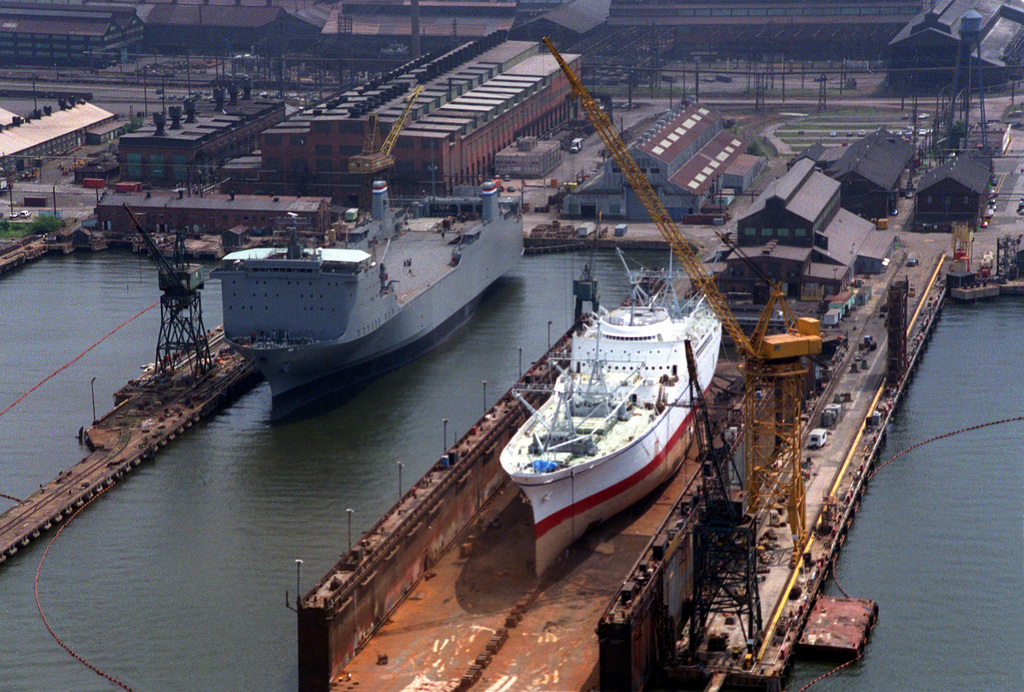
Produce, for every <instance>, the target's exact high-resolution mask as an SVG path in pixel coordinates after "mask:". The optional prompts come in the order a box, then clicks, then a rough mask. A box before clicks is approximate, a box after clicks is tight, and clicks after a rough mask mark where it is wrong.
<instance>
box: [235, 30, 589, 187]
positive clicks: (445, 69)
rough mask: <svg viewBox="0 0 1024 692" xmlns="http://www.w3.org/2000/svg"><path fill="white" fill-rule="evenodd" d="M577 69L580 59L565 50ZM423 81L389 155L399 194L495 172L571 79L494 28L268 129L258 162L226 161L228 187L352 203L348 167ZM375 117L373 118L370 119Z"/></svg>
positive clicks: (560, 117)
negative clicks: (232, 164) (502, 155)
mask: <svg viewBox="0 0 1024 692" xmlns="http://www.w3.org/2000/svg"><path fill="white" fill-rule="evenodd" d="M565 58H566V59H567V61H569V63H570V64H572V65H575V66H576V67H577V69H578V66H579V56H575V55H568V56H565ZM421 84H422V85H424V86H425V88H424V90H423V91H422V92H421V93H420V95H419V97H418V99H417V100H416V102H415V104H414V106H413V108H412V110H411V111H410V114H409V119H408V121H407V123H406V125H405V127H404V129H403V130H402V131H401V133H400V134H399V136H398V139H397V142H396V144H395V147H394V149H393V150H392V154H393V155H394V157H395V161H396V163H395V166H394V167H393V168H392V169H391V170H390V171H389V174H388V177H389V179H390V183H391V186H392V188H393V189H395V190H397V191H398V192H399V194H409V195H417V194H425V193H427V192H428V191H430V189H431V187H432V185H436V188H437V191H438V193H439V194H441V193H443V191H445V190H451V189H452V187H453V186H454V185H462V184H476V183H478V182H479V181H481V180H482V179H484V178H486V177H488V176H491V175H493V174H494V163H495V156H496V155H497V153H498V152H499V151H501V150H502V149H503V148H505V147H507V146H508V145H509V144H511V143H512V142H513V141H515V140H516V138H518V137H521V136H524V135H541V134H543V133H546V132H548V131H550V130H552V129H555V128H556V127H558V125H559V124H561V123H562V122H564V121H565V120H566V118H567V117H568V113H569V105H568V104H569V101H568V96H569V94H570V86H569V83H568V81H567V80H566V79H565V77H564V75H563V74H562V72H561V70H560V69H559V67H558V64H557V63H556V62H555V60H554V58H553V57H552V56H551V55H550V54H548V52H547V50H546V49H545V48H544V47H543V45H542V44H538V43H535V42H524V41H504V40H503V35H502V34H493V35H492V36H489V37H487V38H486V39H483V40H481V41H477V42H475V43H472V44H467V45H465V46H462V47H460V48H458V49H455V50H452V51H448V52H445V53H442V54H439V55H434V56H425V57H424V58H420V59H418V60H414V61H412V62H409V63H407V64H406V65H404V66H402V67H401V68H399V69H397V70H395V71H393V72H391V73H388V74H387V75H385V76H384V77H381V78H379V79H376V80H373V81H371V82H370V83H369V84H366V85H363V86H361V87H359V88H357V89H354V90H352V91H349V92H346V93H344V94H342V95H341V96H340V97H338V98H336V99H333V100H331V101H329V102H327V103H325V104H322V105H321V106H320V107H317V108H314V109H310V110H308V111H306V112H304V113H301V114H299V115H298V116H297V117H294V118H291V119H289V120H287V121H285V122H282V123H281V124H280V125H278V126H276V127H272V128H270V129H268V130H266V131H265V132H263V134H262V135H261V136H260V150H261V160H260V162H259V168H258V169H255V168H251V169H244V168H242V167H233V168H232V182H231V183H230V185H231V186H232V187H231V189H235V190H238V191H256V192H262V193H280V194H284V193H286V192H287V193H292V194H309V193H316V194H331V195H334V196H336V197H337V198H339V199H342V200H344V201H346V202H347V203H349V204H352V205H354V204H355V203H357V200H358V197H359V193H360V191H361V190H362V189H363V188H364V187H365V186H366V185H367V180H366V179H365V177H363V176H362V175H358V174H350V173H348V160H349V157H351V156H353V155H355V154H360V153H362V151H363V144H364V142H365V141H366V140H367V136H368V134H369V133H370V128H371V122H372V120H373V119H376V122H377V128H378V131H379V135H380V140H383V139H384V137H385V136H386V135H387V133H388V132H389V131H390V129H391V126H392V125H393V123H394V122H395V121H396V120H397V119H398V118H399V117H400V115H401V113H402V111H403V109H404V108H405V106H406V104H407V101H406V99H407V97H408V94H409V92H410V91H411V90H412V88H413V87H415V86H417V85H421ZM371 116H373V118H371Z"/></svg>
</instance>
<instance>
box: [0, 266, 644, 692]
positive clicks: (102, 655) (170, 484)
mask: <svg viewBox="0 0 1024 692" xmlns="http://www.w3.org/2000/svg"><path fill="white" fill-rule="evenodd" d="M645 260H646V261H648V262H651V261H652V258H651V257H650V256H649V255H648V256H647V257H646V258H645ZM584 261H585V260H584V259H583V258H582V257H580V256H573V255H547V256H542V257H535V258H524V260H523V262H522V263H521V264H520V267H519V269H518V270H517V271H516V272H515V273H514V275H512V276H511V278H510V279H509V280H507V281H504V282H503V283H502V284H501V285H500V286H499V287H498V288H497V290H496V291H495V292H494V293H493V294H492V295H491V296H490V297H489V299H488V300H487V301H486V302H485V303H484V304H483V305H482V306H481V308H480V309H479V310H478V311H477V313H476V314H475V316H474V317H473V319H472V320H471V322H470V323H469V324H467V325H466V327H464V328H463V329H461V330H459V331H458V332H457V333H456V334H455V335H454V336H453V337H452V338H450V339H449V340H448V341H446V342H445V343H444V344H443V345H442V346H440V347H439V348H437V349H435V350H434V351H432V352H431V353H430V354H428V355H427V356H425V357H423V358H422V359H420V360H418V361H416V362H415V363H413V364H412V365H410V366H407V367H405V368H403V369H401V370H399V371H396V372H395V373H392V374H390V375H388V376H386V377H384V378H382V379H380V380H378V381H376V382H374V383H373V384H372V385H370V386H369V387H367V388H366V389H365V390H364V391H363V392H362V393H361V394H360V395H359V396H357V397H356V398H354V399H353V400H351V401H349V402H348V403H346V404H344V405H341V406H338V407H336V408H333V409H331V410H324V411H322V412H319V413H318V414H317V415H313V416H310V417H307V418H305V419H303V420H299V421H295V422H291V423H287V424H284V425H274V426H271V425H269V424H268V418H269V413H270V392H269V388H268V387H267V386H266V385H265V384H264V385H261V386H260V387H258V388H257V389H255V390H254V391H253V392H251V393H250V394H248V395H246V396H245V397H243V398H242V399H241V400H239V401H238V402H237V403H236V404H234V405H233V406H232V407H231V408H230V409H228V410H227V411H225V412H223V413H222V414H220V415H218V416H217V417H215V418H213V419H212V420H210V421H209V422H207V423H205V424H203V425H200V426H197V427H196V428H193V430H192V431H190V432H189V434H188V435H186V436H184V437H182V438H179V440H177V441H176V442H174V443H173V444H172V445H170V446H168V447H167V448H166V449H165V450H164V451H162V452H161V454H160V456H159V458H158V460H157V461H156V463H153V464H148V465H145V466H143V467H140V468H139V469H138V470H137V471H136V472H135V473H134V474H133V475H132V476H130V477H129V478H128V479H127V481H126V482H123V483H121V484H119V485H118V486H116V487H115V488H114V489H113V490H112V491H110V492H108V493H107V494H106V495H104V496H103V498H101V499H100V500H99V501H97V502H95V503H93V505H91V506H90V507H89V509H88V510H87V511H85V512H84V513H83V514H81V515H80V516H79V518H77V519H76V520H75V521H74V522H73V523H72V524H71V526H70V527H69V528H68V529H67V530H65V531H64V533H63V534H62V535H61V537H60V538H59V539H58V541H57V542H56V543H55V544H54V547H53V549H52V550H51V551H50V553H49V555H48V557H47V560H46V562H45V564H44V566H43V570H42V576H41V579H40V595H41V600H42V603H43V607H44V610H45V612H46V614H47V617H48V619H49V620H50V623H51V625H52V626H53V627H54V629H55V630H56V632H57V633H58V635H59V636H61V638H62V639H64V640H65V642H66V643H67V644H68V645H69V646H71V647H72V648H73V649H75V650H76V651H77V652H78V653H79V654H81V655H82V656H84V657H85V658H86V659H88V660H89V661H90V662H92V663H94V664H95V665H97V666H99V667H100V668H102V669H103V670H105V671H106V672H108V673H110V674H111V675H113V676H114V677H116V678H118V679H120V680H122V681H123V682H125V683H126V684H128V685H130V686H132V687H133V688H135V689H138V690H243V689H245V690H294V689H295V688H296V679H297V678H296V650H295V649H296V647H295V620H294V615H293V613H292V612H291V611H289V610H287V609H286V608H285V605H284V602H285V591H286V590H290V591H291V593H292V595H293V596H294V592H295V577H296V574H295V560H296V559H302V560H303V561H304V566H303V574H302V587H303V589H304V590H305V589H306V588H308V587H309V586H311V585H312V583H313V581H315V580H316V579H318V578H319V577H320V576H321V575H322V574H323V573H324V572H325V570H326V569H327V568H328V567H330V565H332V564H333V563H334V562H335V560H336V559H337V557H338V555H339V553H341V552H344V551H345V550H346V549H347V547H348V535H347V525H346V517H347V514H346V509H348V508H351V509H353V510H354V514H353V534H354V535H355V536H356V537H358V534H359V533H360V532H361V531H363V530H366V529H367V528H369V527H370V526H371V525H372V524H373V523H374V522H375V521H376V520H377V519H378V518H379V517H380V516H381V514H382V513H383V512H384V511H386V509H387V508H388V507H390V506H391V504H393V503H394V501H395V500H396V498H397V496H398V489H399V486H398V462H399V461H401V462H403V464H404V470H403V487H405V488H407V487H408V486H409V485H410V484H411V483H412V482H413V481H414V480H415V479H417V478H419V477H420V476H421V475H422V474H423V472H424V471H425V470H426V469H427V468H428V467H429V466H430V465H432V464H433V463H434V461H436V459H437V457H438V456H439V455H440V454H441V452H442V451H443V449H444V447H443V440H442V434H443V426H442V419H443V418H448V419H449V424H448V428H447V433H448V441H449V443H450V442H451V441H452V439H453V438H454V436H455V435H456V434H458V435H461V434H463V433H464V432H465V431H466V430H467V429H468V427H469V426H471V425H472V424H473V423H474V422H475V421H476V420H477V419H478V418H479V417H480V415H481V414H482V413H483V410H484V402H485V396H486V402H487V403H488V405H489V404H490V403H492V402H493V401H494V400H496V399H497V398H498V396H499V395H500V394H502V393H504V392H505V391H506V390H507V389H508V388H509V387H510V386H511V385H512V383H513V382H514V381H515V380H516V379H517V378H518V376H519V362H520V360H519V349H520V347H521V348H522V363H523V366H524V367H525V366H528V365H529V364H530V363H531V362H533V360H535V359H536V358H537V357H538V356H539V355H540V354H541V353H542V352H543V351H544V350H545V349H546V347H547V339H548V320H551V321H552V324H551V327H550V334H551V336H552V338H556V337H557V336H558V335H560V334H561V333H563V332H564V331H565V329H566V328H567V327H568V325H569V322H570V320H571V313H572V306H571V302H570V301H571V299H570V283H571V280H572V278H574V277H576V276H577V275H578V274H579V272H580V270H581V269H582V266H583V262H584ZM596 270H597V273H598V276H599V279H600V280H601V281H602V289H603V294H604V297H605V298H606V299H607V300H608V301H611V302H614V303H618V302H620V301H621V299H622V298H623V297H624V295H625V291H626V282H625V278H624V275H623V273H622V271H621V269H620V264H619V262H618V260H617V259H616V258H615V257H614V256H611V255H602V256H600V257H599V258H597V260H596ZM158 297H159V296H158V293H157V288H156V272H155V270H153V269H152V267H151V266H150V265H149V264H148V263H147V262H146V261H144V260H140V259H139V258H137V257H129V256H123V255H113V254H102V255H98V256H95V257H90V256H85V255H75V256H71V257H67V258H62V259H45V260H42V261H40V262H38V263H36V264H34V265H32V266H30V267H28V268H26V269H24V270H22V271H20V272H18V273H15V274H13V275H9V276H8V277H6V278H4V279H3V280H2V281H0V408H4V407H6V405H7V404H8V403H9V402H11V401H13V400H15V399H16V398H17V397H18V396H20V395H21V394H22V393H23V392H25V391H26V390H28V389H29V388H31V387H32V386H33V385H35V384H36V383H37V382H39V381H40V380H41V379H43V378H44V377H45V376H46V375H48V374H49V373H51V372H53V371H54V370H56V369H57V368H59V367H60V366H61V365H63V364H64V363H66V362H68V361H69V360H71V359H72V358H74V357H75V356H77V355H78V354H79V353H81V352H82V351H83V350H84V349H86V348H87V347H88V346H89V345H90V344H92V343H93V342H94V341H96V340H97V339H98V338H100V337H101V336H103V335H104V334H106V333H107V332H109V331H110V330H112V329H114V328H115V327H116V326H117V325H118V324H120V323H121V322H122V321H124V320H125V319H127V318H128V317H130V316H132V315H134V314H135V313H137V312H138V311H139V310H142V309H144V308H145V307H147V306H148V305H151V304H152V303H154V302H155V301H156V300H158ZM204 306H205V311H206V312H205V314H206V324H207V326H208V327H211V326H214V325H216V324H219V323H220V296H219V283H218V282H210V284H209V285H208V288H207V289H206V291H205V293H204ZM158 319H159V315H158V310H156V309H154V310H151V311H150V312H148V313H146V314H145V315H144V316H143V317H142V318H140V319H138V320H137V321H136V322H134V323H132V324H131V325H129V326H128V327H126V328H125V329H124V330H122V331H120V332H118V333H117V334H116V335H115V336H114V337H111V338H110V339H108V340H107V341H105V342H104V343H103V344H102V345H101V346H99V347H97V348H96V349H94V350H93V351H91V352H90V353H89V354H87V355H86V356H84V357H83V358H82V359H81V360H79V361H78V362H77V363H76V364H75V365H74V366H72V367H70V368H69V369H67V370H65V371H64V372H62V373H61V374H59V375H58V376H57V377H55V378H54V379H52V380H50V381H49V382H48V383H47V384H46V385H44V386H43V387H42V388H40V389H39V390H37V391H36V392H35V393H34V394H32V395H31V396H29V397H28V398H27V399H25V401H23V402H22V403H21V404H20V405H19V406H17V407H15V408H14V409H13V410H11V411H10V412H8V413H7V414H5V415H4V416H3V417H0V492H3V493H6V494H8V495H14V496H18V497H23V496H25V495H27V494H29V493H30V492H32V491H33V490H34V489H36V488H37V487H38V486H39V484H40V483H44V482H46V481H48V480H50V479H51V478H53V477H54V476H55V475H56V474H57V473H59V472H60V471H61V470H62V469H64V468H67V467H68V466H70V465H71V464H72V463H74V462H76V461H78V460H79V459H80V458H81V457H82V456H84V455H85V453H86V452H85V450H84V449H82V448H79V446H78V444H77V441H76V440H75V438H74V436H75V433H76V432H77V430H78V428H79V427H80V426H82V425H84V424H87V423H88V422H89V421H90V420H91V419H92V412H91V394H90V381H91V379H92V378H93V377H96V381H95V385H94V386H95V393H96V401H97V409H98V412H99V413H102V412H104V411H106V410H108V409H109V408H110V402H111V394H112V392H113V391H114V390H115V389H117V388H118V387H120V386H121V385H122V384H123V383H124V382H125V381H127V380H128V379H129V378H130V377H134V376H136V375H137V374H138V373H139V365H140V364H142V363H145V362H149V361H152V360H153V358H154V355H153V352H154V349H155V339H156V334H157V326H158ZM484 380H486V381H487V385H486V390H485V387H484V385H483V381H484ZM5 502H6V501H5ZM4 506H8V505H6V504H5V505H4ZM45 547H46V541H45V540H44V541H39V542H36V543H35V544H34V545H32V546H30V547H29V548H27V549H24V550H23V551H22V553H20V554H19V555H18V557H17V559H15V560H13V561H11V562H9V563H7V564H6V565H5V566H3V567H2V568H0V690H33V689H37V690H104V689H110V685H109V683H107V682H106V681H104V680H103V679H101V678H99V677H97V676H96V675H95V674H94V673H92V672H90V671H89V670H87V669H86V668H85V667H83V666H82V665H81V664H79V663H78V662H76V661H74V660H73V659H72V658H70V657H69V656H68V655H67V654H65V653H64V652H63V651H62V650H61V649H59V648H58V647H57V645H56V644H55V643H54V642H53V640H52V639H51V638H50V635H49V634H48V633H47V632H46V630H45V628H44V627H43V624H42V622H41V620H40V618H39V615H38V613H37V612H36V606H35V601H34V597H33V592H32V583H33V577H34V574H35V570H36V567H37V565H38V563H39V559H40V557H41V556H42V554H43V550H44V548H45Z"/></svg>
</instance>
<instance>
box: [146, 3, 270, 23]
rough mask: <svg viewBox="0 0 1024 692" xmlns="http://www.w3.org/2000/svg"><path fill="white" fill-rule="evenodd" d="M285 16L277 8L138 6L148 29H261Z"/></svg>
mask: <svg viewBox="0 0 1024 692" xmlns="http://www.w3.org/2000/svg"><path fill="white" fill-rule="evenodd" d="M282 14H285V11H284V9H282V8H281V7H277V6H271V7H267V6H266V5H263V6H248V7H246V6H242V5H237V6H236V5H184V4H174V5H140V6H139V16H140V17H141V18H142V20H143V22H145V23H146V25H147V26H160V25H167V26H195V27H198V26H222V27H250V28H256V27H262V26H267V25H268V24H273V23H274V21H275V20H276V19H277V18H278V17H280V16H281V15H282Z"/></svg>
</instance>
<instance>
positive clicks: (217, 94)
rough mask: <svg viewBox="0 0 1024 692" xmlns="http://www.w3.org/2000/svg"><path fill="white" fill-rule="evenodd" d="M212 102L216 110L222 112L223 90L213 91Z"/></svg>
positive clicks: (218, 88)
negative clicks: (215, 105) (214, 103)
mask: <svg viewBox="0 0 1024 692" xmlns="http://www.w3.org/2000/svg"><path fill="white" fill-rule="evenodd" d="M213 100H214V101H215V102H216V104H217V110H219V111H222V110H224V90H223V89H221V88H220V87H217V88H216V89H214V90H213Z"/></svg>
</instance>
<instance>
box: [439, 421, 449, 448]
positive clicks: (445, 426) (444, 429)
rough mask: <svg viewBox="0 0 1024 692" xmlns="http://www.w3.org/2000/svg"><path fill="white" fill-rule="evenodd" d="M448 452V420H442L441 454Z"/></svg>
mask: <svg viewBox="0 0 1024 692" xmlns="http://www.w3.org/2000/svg"><path fill="white" fill-rule="evenodd" d="M447 452H448V419H447V418H442V419H441V454H445V453H447Z"/></svg>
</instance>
